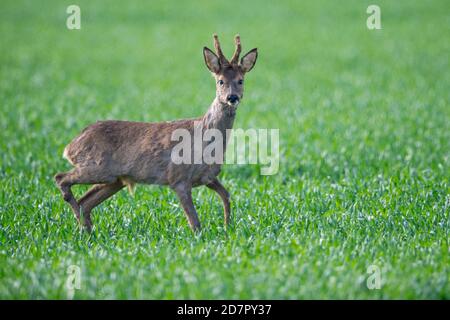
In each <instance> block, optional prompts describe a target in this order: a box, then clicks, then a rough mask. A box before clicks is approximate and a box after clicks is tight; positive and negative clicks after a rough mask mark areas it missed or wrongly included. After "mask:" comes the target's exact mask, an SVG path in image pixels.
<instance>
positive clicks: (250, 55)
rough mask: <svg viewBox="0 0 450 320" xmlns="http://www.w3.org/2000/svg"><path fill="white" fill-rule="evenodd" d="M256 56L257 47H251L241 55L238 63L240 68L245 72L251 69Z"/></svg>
mask: <svg viewBox="0 0 450 320" xmlns="http://www.w3.org/2000/svg"><path fill="white" fill-rule="evenodd" d="M257 58H258V49H256V48H255V49H252V50H250V51H249V52H247V53H246V54H245V56H243V57H242V59H241V62H240V63H239V65H240V67H241V70H242V71H243V72H244V73H245V72H249V71H250V70H252V69H253V67H254V66H255V63H256V59H257Z"/></svg>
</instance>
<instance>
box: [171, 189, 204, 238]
mask: <svg viewBox="0 0 450 320" xmlns="http://www.w3.org/2000/svg"><path fill="white" fill-rule="evenodd" d="M173 189H174V190H175V192H176V193H177V195H178V198H179V199H180V201H181V205H182V206H183V209H184V213H185V214H186V217H187V219H188V222H189V226H190V227H191V229H192V231H194V232H198V231H200V229H201V226H200V221H199V220H198V215H197V211H195V207H194V203H193V202H192V187H191V186H187V185H185V184H182V185H177V186H175V187H174V188H173Z"/></svg>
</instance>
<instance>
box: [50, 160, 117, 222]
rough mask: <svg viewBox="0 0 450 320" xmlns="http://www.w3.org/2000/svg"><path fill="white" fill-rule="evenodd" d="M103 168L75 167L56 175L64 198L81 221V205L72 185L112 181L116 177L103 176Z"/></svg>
mask: <svg viewBox="0 0 450 320" xmlns="http://www.w3.org/2000/svg"><path fill="white" fill-rule="evenodd" d="M99 172H100V173H101V170H100V171H99V170H95V169H94V170H88V169H85V170H81V169H79V168H75V169H73V170H71V171H69V172H61V173H58V174H57V175H55V181H56V184H57V186H58V188H59V189H60V190H61V193H62V195H63V198H64V200H65V201H66V202H68V203H69V204H70V206H71V207H72V210H73V213H74V215H75V218H76V219H77V220H78V222H80V206H79V204H78V202H77V201H76V199H75V197H74V196H73V193H72V190H71V187H72V186H73V185H74V184H92V183H99V182H100V183H110V182H114V181H115V179H114V178H111V177H107V176H102V175H101V174H98V173H99Z"/></svg>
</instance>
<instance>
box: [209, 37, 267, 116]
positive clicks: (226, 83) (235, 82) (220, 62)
mask: <svg viewBox="0 0 450 320" xmlns="http://www.w3.org/2000/svg"><path fill="white" fill-rule="evenodd" d="M213 37H214V48H215V49H216V53H214V52H212V51H211V50H210V49H208V48H207V47H204V48H203V56H204V58H205V63H206V66H207V67H208V69H209V70H210V71H211V72H212V74H213V76H214V79H215V80H216V98H217V99H218V100H219V102H220V103H221V104H223V105H228V106H230V107H237V105H238V103H239V102H240V101H241V99H242V97H243V94H244V76H245V74H246V73H247V72H249V71H250V70H251V69H252V68H253V66H254V65H255V62H256V58H257V57H258V51H257V49H256V48H255V49H252V50H250V51H249V52H248V53H246V54H245V55H244V56H243V57H242V58H241V59H240V60H239V55H240V53H241V39H240V37H239V35H236V37H235V43H236V49H235V51H234V54H233V57H232V58H231V60H227V59H226V58H225V56H224V55H223V53H222V49H221V48H220V43H219V38H218V37H217V35H216V34H214V36H213Z"/></svg>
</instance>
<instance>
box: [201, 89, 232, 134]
mask: <svg viewBox="0 0 450 320" xmlns="http://www.w3.org/2000/svg"><path fill="white" fill-rule="evenodd" d="M235 116H236V107H230V106H229V105H227V104H223V103H221V102H220V101H219V99H217V98H215V99H214V101H213V103H212V104H211V106H210V107H209V109H208V111H207V112H206V114H205V115H204V116H203V118H202V122H203V128H205V129H218V130H220V131H221V132H222V134H223V135H224V136H225V134H226V130H227V129H231V128H232V127H233V122H234V118H235Z"/></svg>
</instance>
